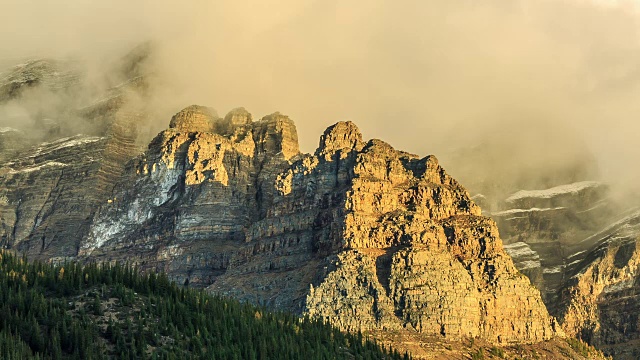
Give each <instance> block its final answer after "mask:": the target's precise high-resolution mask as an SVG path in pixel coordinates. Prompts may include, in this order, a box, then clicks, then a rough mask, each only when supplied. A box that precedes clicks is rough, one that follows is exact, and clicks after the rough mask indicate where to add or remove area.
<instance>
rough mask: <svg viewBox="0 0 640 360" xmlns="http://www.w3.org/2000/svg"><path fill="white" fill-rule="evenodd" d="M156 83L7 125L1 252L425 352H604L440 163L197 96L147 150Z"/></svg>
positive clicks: (335, 129) (122, 87)
mask: <svg viewBox="0 0 640 360" xmlns="http://www.w3.org/2000/svg"><path fill="white" fill-rule="evenodd" d="M142 54H144V51H142ZM130 58H131V59H134V60H132V61H134V62H135V61H138V60H136V59H139V58H140V56H131V57H130ZM142 58H144V56H142ZM125 63H130V62H125ZM124 68H126V69H130V70H131V71H132V72H133V73H135V74H137V72H138V71H139V68H138V67H136V66H128V67H124ZM17 71H19V70H17ZM34 86H36V87H37V86H40V85H37V84H36V85H34ZM144 91H145V79H144V76H142V77H139V76H137V75H136V76H135V77H132V78H130V79H128V80H125V81H124V82H123V83H121V84H119V85H117V86H114V87H111V88H109V89H108V90H107V91H106V92H105V93H104V94H102V95H101V96H99V97H98V99H99V100H97V101H94V100H92V101H90V102H89V103H88V104H82V102H78V106H76V107H75V108H74V110H73V111H70V112H62V113H57V112H53V113H55V114H57V115H56V119H55V120H52V121H49V122H48V123H50V124H54V125H53V127H52V128H53V129H54V130H53V131H45V132H31V131H25V130H22V129H20V130H15V131H14V130H7V131H5V132H3V133H2V134H4V133H6V134H7V135H9V137H7V139H9V138H10V139H15V144H12V143H10V142H7V143H6V144H7V145H6V146H5V145H3V146H0V151H1V153H0V155H2V156H4V159H5V160H2V161H1V162H0V243H1V244H2V246H3V247H4V248H8V249H13V250H16V251H18V252H20V253H23V254H26V255H28V256H29V258H31V259H41V260H46V261H49V262H51V263H53V264H60V263H63V262H65V261H71V260H74V261H80V262H84V263H88V264H90V263H94V262H99V263H104V264H107V263H113V262H116V261H125V262H128V263H130V264H134V265H135V266H137V267H138V269H140V270H142V271H144V272H147V273H149V272H163V273H166V274H167V275H168V277H169V279H170V280H172V281H175V282H177V283H178V284H180V285H181V286H184V287H188V288H198V289H206V290H207V291H208V292H211V293H214V294H221V295H225V296H229V297H233V298H236V299H239V300H241V301H248V302H250V303H253V304H257V305H261V306H266V307H268V308H270V309H276V310H281V311H286V312H289V313H293V314H296V315H303V316H304V315H306V316H309V317H312V318H315V319H322V320H324V321H326V322H328V323H331V324H332V325H334V326H336V327H337V328H339V329H341V330H345V331H349V332H358V331H360V332H363V333H364V334H368V335H371V336H375V337H376V338H377V339H379V340H380V341H381V342H383V343H385V344H387V345H389V344H390V345H393V346H395V347H397V348H399V349H401V350H402V349H404V350H410V351H411V352H412V353H413V354H415V355H416V356H417V357H425V358H432V357H437V356H440V355H442V356H444V358H446V357H450V358H465V357H469V356H472V355H473V356H476V358H477V357H479V356H481V354H482V352H483V351H484V350H483V349H486V350H487V349H488V350H487V351H489V350H491V349H494V350H491V351H493V352H495V353H496V354H507V355H508V356H519V357H525V358H526V357H527V356H529V357H535V356H538V355H536V354H538V353H540V352H548V353H550V354H553V356H554V357H556V358H563V357H565V358H581V357H582V358H585V357H586V358H593V357H594V356H596V357H597V356H599V355H597V354H596V353H595V352H592V350H591V349H589V348H588V347H587V346H585V345H584V344H582V343H580V342H572V341H573V340H563V338H564V331H563V329H562V328H561V326H560V325H559V324H558V322H557V321H556V320H555V319H554V317H552V316H550V315H549V312H548V311H547V308H546V306H545V304H544V302H543V297H542V296H541V295H540V292H539V291H538V290H537V289H536V288H535V287H534V286H532V285H531V283H530V281H529V279H528V278H527V277H525V276H524V275H522V273H520V272H519V271H518V270H517V268H516V265H518V264H520V263H521V262H522V261H520V260H519V259H518V258H517V257H516V264H515V265H514V262H513V261H512V259H511V257H510V256H509V254H508V253H507V252H506V251H505V249H504V247H503V245H502V240H501V238H500V235H499V231H498V227H497V226H496V223H495V222H494V221H493V220H491V219H490V218H488V217H485V216H482V214H481V210H480V208H479V207H478V205H476V203H475V201H474V199H472V198H471V197H470V196H469V193H468V192H467V191H466V190H465V188H464V187H462V185H461V184H460V183H458V182H457V181H456V180H455V179H453V178H452V177H451V176H450V175H449V174H448V173H447V172H446V171H445V170H444V169H443V168H442V166H440V164H439V162H438V160H437V159H436V158H435V157H434V156H432V155H431V156H426V157H420V156H416V155H413V154H409V153H406V152H402V151H399V150H396V149H394V148H393V147H391V146H390V145H389V144H387V143H385V142H383V141H381V140H377V139H373V140H368V141H365V140H363V138H362V135H361V134H360V132H359V130H358V128H357V127H356V125H355V124H353V123H351V122H339V123H337V124H335V125H333V126H331V127H329V128H328V129H327V130H326V131H325V132H324V134H323V135H322V136H321V139H320V143H319V146H318V149H317V150H316V151H315V152H314V153H313V154H302V153H300V151H299V146H298V141H297V132H296V127H295V124H294V123H293V121H292V120H291V119H289V118H288V117H287V116H286V115H283V114H281V113H274V114H271V115H267V116H265V117H263V118H261V119H259V120H254V119H253V117H252V115H251V114H250V113H249V112H248V111H246V110H245V109H243V108H238V109H234V110H232V111H231V112H229V113H228V114H227V115H225V116H224V117H220V116H218V115H217V113H216V112H215V110H213V109H211V108H207V107H203V106H195V105H194V106H190V107H187V108H185V109H183V110H181V111H180V112H178V113H177V114H176V115H175V116H174V117H173V118H172V119H171V120H170V121H169V128H168V129H166V130H164V131H162V132H160V133H159V134H158V135H157V136H156V137H155V138H154V139H153V140H152V141H151V142H150V144H149V146H148V148H147V150H146V151H144V152H142V151H141V149H140V147H139V146H138V141H139V140H138V139H139V137H138V136H137V132H138V131H139V129H140V126H141V124H144V123H145V121H146V120H147V118H148V115H147V113H145V109H144V107H140V104H139V103H138V102H137V101H135V99H137V98H139V97H140V96H143V95H144ZM16 96H17V95H16ZM20 96H22V95H20ZM20 96H19V97H17V98H15V101H18V100H20V101H22V100H21V99H23V98H22V97H20ZM11 101H13V100H11ZM45 110H47V111H49V110H51V109H45ZM69 114H71V115H69ZM65 116H72V118H73V119H74V122H76V121H77V122H79V123H80V124H83V125H82V127H80V128H81V129H87V133H86V134H84V135H78V134H73V133H72V132H73V128H72V127H70V126H68V124H70V123H69V122H68V120H66V119H67V118H66V117H65ZM55 124H58V125H59V126H55ZM31 130H33V129H31ZM23 134H24V136H23ZM0 135H1V134H0ZM2 136H4V135H2ZM3 144H5V143H3ZM4 149H6V150H4ZM1 158H2V157H0V159H1ZM505 211H506V210H505ZM521 243H523V242H521ZM524 270H526V269H524ZM496 356H497V355H496Z"/></svg>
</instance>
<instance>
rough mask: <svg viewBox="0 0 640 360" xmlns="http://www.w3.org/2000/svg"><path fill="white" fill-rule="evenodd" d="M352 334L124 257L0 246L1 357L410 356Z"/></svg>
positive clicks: (11, 359) (306, 358)
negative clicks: (57, 258)
mask: <svg viewBox="0 0 640 360" xmlns="http://www.w3.org/2000/svg"><path fill="white" fill-rule="evenodd" d="M408 358H409V357H408V356H407V355H406V354H405V355H400V354H399V353H398V352H396V351H391V350H389V349H385V348H384V347H381V346H379V345H377V344H375V343H374V342H372V341H368V340H366V339H363V337H362V335H360V334H345V333H342V332H341V331H339V330H337V329H334V328H332V327H331V326H329V325H327V324H323V323H321V322H319V321H316V320H311V319H308V318H302V319H301V318H299V317H297V316H296V315H293V314H285V313H273V312H269V311H266V310H265V309H263V308H258V307H255V306H252V305H249V304H243V303H240V302H238V301H234V300H230V299H225V298H221V297H215V296H212V295H209V294H206V293H205V292H203V291H201V290H193V289H187V288H183V287H179V286H177V285H175V284H174V283H172V282H170V281H169V280H168V278H167V276H166V275H164V274H153V273H149V274H140V273H139V272H138V271H137V269H135V268H133V267H130V266H126V265H120V264H115V265H110V264H100V265H98V264H88V265H80V264H78V263H73V262H69V263H64V264H58V265H51V264H45V263H41V262H28V261H27V260H26V258H21V257H17V256H16V255H14V254H12V253H10V252H6V251H0V359H4V360H18V359H83V360H84V359H239V360H240V359H242V360H244V359H248V360H250V359H292V360H294V359H295V360H297V359H304V360H314V359H363V360H364V359H408Z"/></svg>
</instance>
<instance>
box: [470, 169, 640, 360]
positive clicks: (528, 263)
mask: <svg viewBox="0 0 640 360" xmlns="http://www.w3.org/2000/svg"><path fill="white" fill-rule="evenodd" d="M474 198H475V199H478V200H480V201H486V202H492V203H493V204H494V206H493V211H486V212H485V214H487V215H490V216H491V217H492V218H494V219H496V222H497V224H498V227H499V229H500V232H501V234H502V235H503V239H504V241H505V244H506V245H505V250H506V251H507V253H509V254H510V255H511V256H512V257H513V259H514V262H515V264H516V267H517V268H518V269H519V270H520V271H522V272H523V273H524V274H526V275H527V276H528V277H529V278H530V279H531V281H532V283H533V284H535V285H536V287H537V288H539V289H540V290H541V292H542V294H543V299H544V302H545V304H546V305H547V308H548V309H549V312H550V313H551V314H552V315H553V316H555V317H556V318H557V319H558V321H559V323H560V325H561V327H562V328H563V330H564V331H565V333H566V334H567V335H568V336H571V337H577V338H580V339H582V340H584V341H586V342H588V343H590V344H592V345H594V346H596V347H597V348H599V349H602V350H603V351H604V353H605V354H607V355H611V356H613V357H614V358H615V359H636V358H638V356H640V346H639V343H638V339H639V335H640V332H639V330H638V325H637V320H636V317H635V315H634V314H635V313H636V309H638V306H639V305H638V300H637V293H638V292H639V290H638V289H639V287H638V284H639V282H638V281H637V280H636V279H638V277H637V275H636V274H637V272H638V254H637V251H636V246H637V243H638V240H639V239H640V228H639V227H638V223H639V222H638V221H639V218H640V215H639V213H638V209H637V208H634V207H629V205H625V204H622V203H620V201H619V200H616V199H614V198H613V197H612V195H611V190H610V188H609V186H608V185H606V184H604V183H600V182H596V181H578V182H573V183H568V184H561V185H557V186H553V187H550V188H546V189H539V190H520V191H516V192H514V193H512V194H510V195H508V196H506V197H504V198H503V199H502V200H496V199H495V198H494V199H492V200H488V199H486V197H485V196H481V195H476V196H474ZM634 201H635V200H634V199H627V201H626V203H627V204H628V203H631V204H633V203H634Z"/></svg>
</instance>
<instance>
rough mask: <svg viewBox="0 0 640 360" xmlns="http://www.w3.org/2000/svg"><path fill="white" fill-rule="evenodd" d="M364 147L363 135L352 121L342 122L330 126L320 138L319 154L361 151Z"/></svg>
mask: <svg viewBox="0 0 640 360" xmlns="http://www.w3.org/2000/svg"><path fill="white" fill-rule="evenodd" d="M363 146H364V143H363V142H362V133H360V129H358V127H357V126H356V124H354V123H352V122H351V121H340V122H338V123H335V124H334V125H332V126H329V127H328V128H327V130H325V131H324V134H322V136H321V137H320V146H319V147H318V153H332V152H336V151H338V150H343V149H346V150H352V149H356V150H360V149H362V147H363Z"/></svg>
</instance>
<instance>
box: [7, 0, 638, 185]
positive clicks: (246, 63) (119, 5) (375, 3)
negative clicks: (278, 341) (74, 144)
mask: <svg viewBox="0 0 640 360" xmlns="http://www.w3.org/2000/svg"><path fill="white" fill-rule="evenodd" d="M0 14H3V16H2V21H0V58H5V59H6V58H13V57H15V58H20V57H23V56H26V55H37V54H51V55H54V56H65V55H69V54H72V55H74V56H82V57H84V58H86V59H88V60H89V61H91V62H93V63H95V64H97V65H95V66H97V67H99V66H100V65H99V64H100V63H101V61H102V60H104V59H105V58H106V57H108V56H109V55H110V54H111V55H113V54H115V53H121V52H122V51H124V50H125V49H126V48H129V47H131V46H133V45H134V44H136V43H139V42H140V41H143V40H147V39H152V40H154V41H156V43H157V45H158V50H159V56H158V57H157V61H156V62H155V63H154V64H153V70H154V71H155V72H156V74H157V75H158V76H159V78H160V79H161V80H162V81H161V83H162V86H161V87H158V88H157V89H156V90H157V92H156V98H155V100H156V103H157V105H158V109H159V111H160V113H161V114H162V115H158V120H157V123H158V129H160V128H163V127H166V125H167V124H168V122H169V118H170V115H171V113H172V112H175V111H177V110H179V109H180V108H181V107H184V106H186V105H190V104H201V105H209V106H212V107H214V108H216V109H217V110H218V111H219V112H220V113H221V114H224V113H225V112H226V111H228V110H229V109H231V108H234V107H237V106H244V107H246V108H247V109H248V110H249V111H250V112H252V113H253V114H254V117H255V118H259V117H261V116H263V115H266V114H268V113H271V112H273V111H276V110H278V111H281V112H283V113H285V114H288V115H289V116H290V117H291V118H292V119H294V120H295V121H296V124H297V126H298V130H299V133H300V140H301V143H302V144H301V145H302V148H303V150H305V151H312V150H313V149H314V148H315V146H316V145H317V142H318V138H319V135H320V134H321V132H322V131H323V129H324V128H326V127H327V126H328V125H330V124H332V123H334V122H336V121H338V120H353V121H354V122H356V123H357V124H358V125H359V127H360V128H361V130H362V132H363V133H364V136H365V137H366V138H371V137H378V138H382V139H384V140H386V141H388V142H390V143H391V144H392V145H394V146H396V147H397V148H402V149H404V150H408V151H412V152H415V153H419V154H424V155H426V154H430V153H435V154H436V155H440V154H442V156H444V157H445V158H446V156H447V154H449V153H451V152H453V151H454V150H455V149H456V148H464V147H467V146H475V145H478V144H483V143H487V142H488V143H491V142H503V143H505V144H507V145H508V144H514V146H515V145H516V144H526V146H524V147H522V149H520V148H518V149H514V153H519V152H520V150H522V151H521V152H522V160H521V162H522V163H526V162H528V161H536V162H539V163H541V164H544V162H554V161H560V162H561V161H563V158H564V157H572V156H575V153H576V151H574V150H575V148H576V146H578V145H577V144H579V143H581V142H584V143H586V144H587V146H588V148H589V149H591V150H592V151H593V152H594V153H595V154H596V157H597V158H598V160H599V163H600V166H601V168H602V169H603V172H604V174H605V176H606V177H607V178H608V179H621V178H622V177H624V178H625V179H626V180H625V181H631V182H634V181H635V180H637V179H638V177H637V175H638V170H637V160H636V159H638V158H640V146H638V145H637V144H636V138H637V137H638V136H639V135H640V125H638V124H639V122H638V115H639V114H640V101H639V100H640V96H639V95H640V88H639V85H640V82H639V80H640V41H639V40H640V39H639V36H638V35H639V32H638V30H639V29H640V27H639V25H640V23H639V20H640V17H639V15H638V13H637V9H636V5H635V2H634V1H605V0H599V1H588V0H509V1H505V0H483V1H477V0H446V1H445V0H437V1H436V0H417V1H410V0H406V1H383V0H360V1H344V0H343V1H337V0H319V1H300V0H279V1H278V0H275V1H268V2H267V1H242V0H235V1H182V2H177V1H169V0H127V1H124V0H111V1H94V0H65V1H59V0H58V1H54V0H3V1H2V3H1V4H0ZM164 114H166V115H164ZM0 121H1V119H0ZM514 166H517V164H514Z"/></svg>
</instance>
